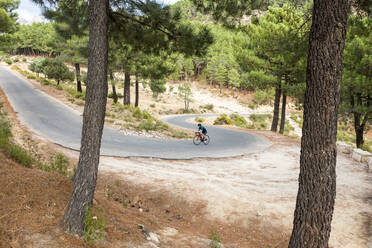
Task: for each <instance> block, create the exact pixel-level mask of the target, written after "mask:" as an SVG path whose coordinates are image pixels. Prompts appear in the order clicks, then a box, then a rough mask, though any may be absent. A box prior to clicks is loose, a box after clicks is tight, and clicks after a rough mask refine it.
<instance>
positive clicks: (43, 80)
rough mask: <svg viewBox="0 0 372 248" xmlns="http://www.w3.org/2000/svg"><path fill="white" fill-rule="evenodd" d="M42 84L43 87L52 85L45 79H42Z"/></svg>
mask: <svg viewBox="0 0 372 248" xmlns="http://www.w3.org/2000/svg"><path fill="white" fill-rule="evenodd" d="M40 83H41V85H51V84H52V83H51V82H50V81H49V80H47V79H45V78H43V79H41V81H40Z"/></svg>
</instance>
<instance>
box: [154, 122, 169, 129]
mask: <svg viewBox="0 0 372 248" xmlns="http://www.w3.org/2000/svg"><path fill="white" fill-rule="evenodd" d="M155 129H156V130H162V131H165V130H168V129H169V126H168V124H167V123H165V122H162V121H159V120H158V121H156V123H155Z"/></svg>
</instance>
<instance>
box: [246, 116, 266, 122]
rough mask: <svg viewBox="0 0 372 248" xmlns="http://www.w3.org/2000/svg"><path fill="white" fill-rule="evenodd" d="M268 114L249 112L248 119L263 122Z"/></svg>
mask: <svg viewBox="0 0 372 248" xmlns="http://www.w3.org/2000/svg"><path fill="white" fill-rule="evenodd" d="M270 117H271V115H270V114H251V115H250V116H249V119H250V120H251V121H253V122H263V121H266V119H267V118H270Z"/></svg>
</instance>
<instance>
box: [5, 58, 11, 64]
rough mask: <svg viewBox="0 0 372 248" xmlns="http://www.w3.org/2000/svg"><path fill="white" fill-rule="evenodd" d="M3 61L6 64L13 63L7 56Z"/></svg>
mask: <svg viewBox="0 0 372 248" xmlns="http://www.w3.org/2000/svg"><path fill="white" fill-rule="evenodd" d="M4 62H5V63H7V64H8V65H11V64H12V63H13V61H12V60H11V59H10V58H8V57H5V58H4Z"/></svg>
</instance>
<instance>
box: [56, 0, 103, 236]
mask: <svg viewBox="0 0 372 248" xmlns="http://www.w3.org/2000/svg"><path fill="white" fill-rule="evenodd" d="M108 4H109V1H108V0H94V1H90V3H89V16H90V25H89V27H90V28H89V57H88V82H89V83H88V85H87V93H86V101H85V108H84V114H83V129H82V138H81V148H80V157H79V163H78V167H77V171H76V173H75V176H74V186H73V190H72V193H71V197H70V201H69V203H68V206H67V208H66V211H65V214H64V216H63V220H62V223H63V227H64V229H65V231H67V232H68V233H70V234H78V235H82V234H83V231H84V220H85V215H86V209H87V208H88V207H89V206H91V205H92V204H93V196H94V190H95V188H96V183H97V172H98V164H99V156H100V147H101V138H102V130H103V125H104V120H105V112H106V101H107V89H108V86H107V51H108V39H107V12H108Z"/></svg>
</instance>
